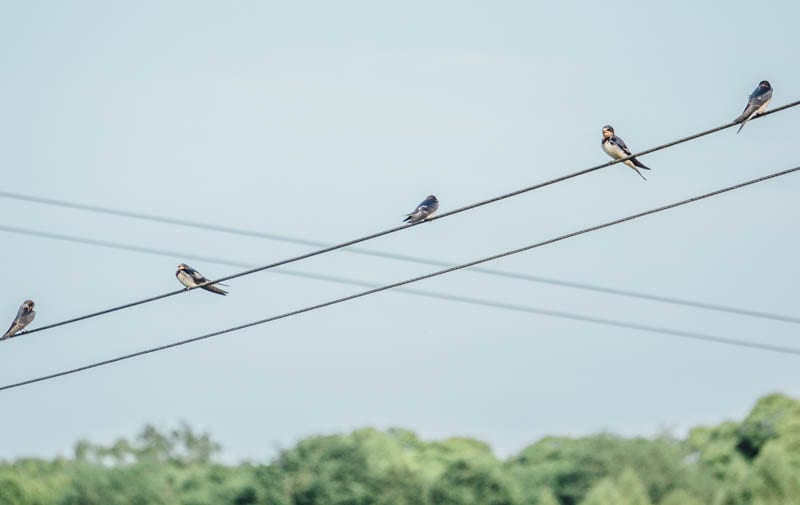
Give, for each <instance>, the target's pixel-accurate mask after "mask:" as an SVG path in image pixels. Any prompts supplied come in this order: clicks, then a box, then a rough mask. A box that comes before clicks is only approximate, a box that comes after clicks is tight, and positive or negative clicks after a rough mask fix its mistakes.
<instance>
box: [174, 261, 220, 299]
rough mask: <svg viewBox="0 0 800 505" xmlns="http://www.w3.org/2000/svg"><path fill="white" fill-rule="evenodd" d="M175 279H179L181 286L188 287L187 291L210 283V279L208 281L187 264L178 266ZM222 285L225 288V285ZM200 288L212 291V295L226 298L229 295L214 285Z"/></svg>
mask: <svg viewBox="0 0 800 505" xmlns="http://www.w3.org/2000/svg"><path fill="white" fill-rule="evenodd" d="M175 277H177V278H178V281H180V283H181V284H183V285H184V286H186V289H189V288H194V287H197V286H199V285H200V284H203V283H205V282H208V279H206V278H205V277H204V276H203V274H201V273H200V272H198V271H197V270H195V269H194V268H192V267H190V266H189V265H187V264H185V263H181V264H180V265H178V271H177V272H175ZM221 285H222V286H224V285H225V284H221ZM200 287H201V288H202V289H205V290H206V291H211V292H212V293H216V294H218V295H223V296H225V295H227V294H228V292H227V291H225V290H224V289H221V288H218V287H217V286H215V285H213V284H206V285H205V286H200Z"/></svg>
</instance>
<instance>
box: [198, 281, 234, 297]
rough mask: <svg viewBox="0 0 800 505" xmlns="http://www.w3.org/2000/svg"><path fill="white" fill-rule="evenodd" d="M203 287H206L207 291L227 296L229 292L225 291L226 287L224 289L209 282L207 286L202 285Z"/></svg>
mask: <svg viewBox="0 0 800 505" xmlns="http://www.w3.org/2000/svg"><path fill="white" fill-rule="evenodd" d="M201 287H202V288H203V289H205V290H206V291H211V292H212V293H216V294H218V295H222V296H225V295H227V294H228V292H227V291H225V290H224V289H222V288H218V287H217V286H215V285H213V284H208V285H206V286H201Z"/></svg>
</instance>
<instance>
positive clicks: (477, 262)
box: [0, 166, 800, 391]
mask: <svg viewBox="0 0 800 505" xmlns="http://www.w3.org/2000/svg"><path fill="white" fill-rule="evenodd" d="M797 171H800V166H798V167H794V168H790V169H787V170H782V171H780V172H775V173H772V174H769V175H765V176H762V177H758V178H756V179H751V180H749V181H745V182H741V183H738V184H734V185H733V186H727V187H725V188H722V189H718V190H715V191H712V192H709V193H704V194H702V195H698V196H694V197H691V198H688V199H685V200H681V201H678V202H673V203H670V204H667V205H663V206H660V207H656V208H653V209H650V210H646V211H643V212H639V213H637V214H632V215H630V216H626V217H623V218H620V219H615V220H613V221H608V222H605V223H602V224H598V225H595V226H590V227H588V228H583V229H581V230H578V231H574V232H571V233H567V234H564V235H559V236H558V237H555V238H552V239H549V240H545V241H542V242H537V243H534V244H530V245H527V246H524V247H520V248H517V249H512V250H510V251H505V252H502V253H499V254H495V255H492V256H487V257H484V258H480V259H477V260H474V261H470V262H468V263H463V264H461V265H456V266H454V267H450V268H445V269H443V270H439V271H436V272H431V273H428V274H425V275H420V276H418V277H413V278H411V279H406V280H403V281H399V282H395V283H391V284H386V285H383V286H379V287H375V288H372V289H368V290H366V291H362V292H360V293H355V294H352V295H349V296H344V297H341V298H336V299H334V300H329V301H327V302H322V303H318V304H316V305H310V306H306V307H303V308H300V309H297V310H293V311H290V312H285V313H283V314H279V315H277V316H272V317H267V318H265V319H260V320H257V321H251V322H249V323H245V324H241V325H238V326H233V327H229V328H225V329H222V330H218V331H215V332H211V333H206V334H204V335H200V336H197V337H192V338H188V339H184V340H179V341H177V342H172V343H169V344H164V345H160V346H157V347H152V348H149V349H144V350H141V351H137V352H133V353H130V354H125V355H122V356H117V357H115V358H111V359H107V360H103V361H98V362H95V363H91V364H88V365H83V366H80V367H77V368H72V369H69V370H64V371H61V372H56V373H53V374H49V375H44V376H40V377H36V378H33V379H27V380H24V381H20V382H16V383H12V384H6V385H4V386H0V391H4V390H7V389H13V388H17V387H21V386H25V385H29V384H33V383H36V382H42V381H46V380H50V379H55V378H57V377H63V376H65V375H71V374H75V373H79V372H83V371H86V370H90V369H93V368H97V367H101V366H105V365H110V364H112V363H117V362H119V361H124V360H128V359H131V358H135V357H138V356H143V355H146V354H151V353H154V352H158V351H163V350H166V349H171V348H173V347H179V346H183V345H186V344H190V343H193V342H198V341H200V340H205V339H208V338H211V337H215V336H219V335H224V334H227V333H232V332H235V331H239V330H243V329H246V328H251V327H253V326H258V325H261V324H266V323H270V322H273V321H278V320H281V319H286V318H289V317H293V316H297V315H300V314H304V313H306V312H311V311H313V310H318V309H321V308H324V307H329V306H332V305H337V304H340V303H343V302H346V301H350V300H355V299H357V298H363V297H365V296H369V295H373V294H375V293H380V292H383V291H387V290H390V289H394V288H398V287H402V286H405V285H408V284H413V283H416V282H419V281H423V280H426V279H430V278H433V277H438V276H441V275H445V274H448V273H451V272H455V271H458V270H463V269H465V268H469V267H471V266H475V265H480V264H482V263H487V262H490V261H495V260H498V259H500V258H505V257H508V256H512V255H515V254H519V253H521V252H525V251H530V250H532V249H536V248H538V247H542V246H545V245H549V244H553V243H556V242H560V241H562V240H566V239H569V238H572V237H577V236H580V235H584V234H587V233H592V232H595V231H598V230H602V229H604V228H609V227H611V226H616V225H619V224H623V223H626V222H628V221H633V220H635V219H639V218H642V217H645V216H649V215H651V214H656V213H659V212H663V211H665V210H669V209H674V208H676V207H681V206H683V205H687V204H690V203H694V202H697V201H700V200H705V199H707V198H711V197H714V196H717V195H720V194H723V193H727V192H730V191H734V190H737V189H741V188H744V187H746V186H751V185H753V184H757V183H760V182H764V181H767V180H770V179H774V178H777V177H782V176H785V175H789V174H792V173H794V172H797ZM646 327H647V326H645V325H641V327H640V328H637V329H645V328H646ZM679 336H682V337H684V338H692V339H698V338H700V337H702V340H706V341H715V342H718V343H725V344H730V345H737V346H741V347H749V348H754V349H755V348H757V349H762V350H769V351H773V352H777V353H782V354H792V355H800V349H796V348H792V347H784V346H776V345H770V344H761V343H756V342H747V341H741V340H735V339H728V338H722V337H713V336H711V335H702V334H693V333H688V332H686V333H683V332H681V335H679Z"/></svg>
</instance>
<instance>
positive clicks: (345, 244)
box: [26, 100, 800, 334]
mask: <svg viewBox="0 0 800 505" xmlns="http://www.w3.org/2000/svg"><path fill="white" fill-rule="evenodd" d="M797 105H800V100H796V101H794V102H790V103H788V104H785V105H782V106H780V107H777V108H775V109H772V110H769V111H767V112H764V113H761V114H759V115H758V116H756V117H755V118H753V119H757V118H761V117H764V116H768V115H770V114H774V113H776V112H780V111H782V110H785V109H789V108H791V107H795V106H797ZM736 124H738V122H736V121H732V122H730V123H726V124H724V125H722V126H717V127H715V128H711V129H709V130H705V131H702V132H700V133H695V134H693V135H689V136H686V137H683V138H680V139H678V140H674V141H671V142H668V143H666V144H661V145H659V146H656V147H653V148H650V149H645V150H644V151H640V152H638V153H634V154H631V155H630V156H626V157H624V158H620V159H617V160H612V161H609V162H606V163H602V164H599V165H595V166H593V167H589V168H586V169H583V170H579V171H577V172H572V173H570V174H566V175H563V176H560V177H556V178H554V179H550V180H548V181H545V182H541V183H538V184H534V185H532V186H528V187H525V188H522V189H518V190H516V191H512V192H510V193H505V194H503V195H499V196H496V197H493V198H489V199H486V200H482V201H479V202H474V203H471V204H468V205H465V206H463V207H459V208H456V209H453V210H450V211H448V212H444V213H441V214H439V215H438V216H433V217H431V218H429V219H427V220H426V221H421V222H418V223H413V224H404V225H401V226H396V227H394V228H389V229H387V230H383V231H380V232H376V233H372V234H370V235H365V236H363V237H360V238H356V239H352V240H348V241H346V242H342V243H339V244H336V245H331V246H328V247H323V248H321V249H317V250H316V251H312V252H308V253H305V254H301V255H299V256H295V257H292V258H288V259H285V260H281V261H277V262H274V263H270V264H267V265H263V266H260V267H256V268H251V269H249V270H245V271H243V272H239V273H236V274H232V275H228V276H225V277H220V278H217V279H214V280H210V281H208V282H207V283H205V284H203V285H198V286H195V287H191V288H186V289H180V290H176V291H170V292H168V293H163V294H160V295H156V296H152V297H149V298H144V299H141V300H137V301H133V302H129V303H126V304H123V305H118V306H116V307H111V308H108V309H104V310H100V311H97V312H92V313H90V314H85V315H83V316H78V317H74V318H72V319H67V320H64V321H61V322H57V323H52V324H49V325H46V326H40V327H38V328H34V329H32V330H29V331H28V332H26V334H28V333H33V332H39V331H44V330H49V329H52V328H56V327H59V326H63V325H66V324H71V323H76V322H78V321H84V320H86V319H90V318H93V317H98V316H101V315H105V314H109V313H112V312H116V311H119V310H124V309H128V308H131V307H135V306H137V305H143V304H145V303H150V302H154V301H156V300H161V299H163V298H167V297H170V296H175V295H178V294H181V293H185V292H187V291H190V290H192V289H197V288H200V287H203V286H204V285H209V284H216V283H219V282H224V281H227V280H231V279H236V278H238V277H243V276H246V275H251V274H254V273H257V272H262V271H264V270H269V269H271V268H275V267H279V266H282V265H286V264H289V263H294V262H296V261H301V260H304V259H308V258H312V257H314V256H318V255H321V254H325V253H328V252H332V251H335V250H338V249H344V248H346V247H349V246H352V245H355V244H359V243H361V242H366V241H368V240H372V239H375V238H378V237H382V236H385V235H389V234H391V233H395V232H399V231H402V230H407V229H409V228H411V227H414V226H418V225H420V224H423V223H427V222H432V221H435V220H438V219H443V218H446V217H449V216H452V215H455V214H460V213H462V212H466V211H467V210H471V209H474V208H477V207H481V206H484V205H488V204H491V203H495V202H498V201H501V200H505V199H507V198H511V197H514V196H518V195H521V194H523V193H527V192H529V191H533V190H536V189H540V188H543V187H546V186H550V185H553V184H556V183H559V182H562V181H565V180H568V179H572V178H574V177H578V176H580V175H585V174H588V173H591V172H594V171H597V170H600V169H602V168H606V167H609V166H611V165H615V164H617V163H622V162H624V161H627V160H629V159H631V158H634V157H639V156H644V155H646V154H649V153H653V152H656V151H660V150H662V149H666V148H669V147H672V146H675V145H678V144H681V143H684V142H688V141H690V140H694V139H697V138H700V137H704V136H706V135H710V134H712V133H716V132H718V131H721V130H724V129H726V128H730V127H732V126H735V125H736ZM78 205H80V204H78ZM130 214H131V216H130V217H133V214H135V213H130ZM142 215H143V214H142ZM140 216H141V215H140ZM187 223H189V222H188V221H187ZM195 224H197V223H195Z"/></svg>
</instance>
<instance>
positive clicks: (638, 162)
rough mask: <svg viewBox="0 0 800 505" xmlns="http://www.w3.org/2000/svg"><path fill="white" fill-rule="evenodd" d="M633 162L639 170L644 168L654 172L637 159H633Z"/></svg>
mask: <svg viewBox="0 0 800 505" xmlns="http://www.w3.org/2000/svg"><path fill="white" fill-rule="evenodd" d="M631 161H632V162H633V164H634V165H636V166H637V167H639V168H643V169H645V170H652V169H651V168H650V167H648V166H647V165H645V164H644V163H642V162H641V161H639V160H637V159H636V158H632V159H631Z"/></svg>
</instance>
